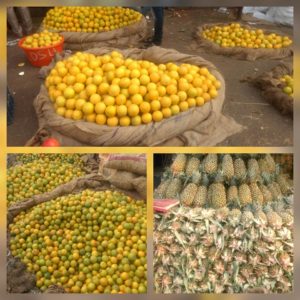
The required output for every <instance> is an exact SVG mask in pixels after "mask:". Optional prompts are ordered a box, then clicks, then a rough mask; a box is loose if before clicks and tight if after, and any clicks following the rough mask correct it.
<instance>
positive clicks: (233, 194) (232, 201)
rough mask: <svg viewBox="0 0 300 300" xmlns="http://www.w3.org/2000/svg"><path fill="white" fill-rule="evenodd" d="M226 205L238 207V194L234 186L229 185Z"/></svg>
mask: <svg viewBox="0 0 300 300" xmlns="http://www.w3.org/2000/svg"><path fill="white" fill-rule="evenodd" d="M227 203H228V204H229V205H233V206H238V204H239V192H238V188H237V187H236V186H235V185H231V186H230V187H229V188H228V189H227Z"/></svg>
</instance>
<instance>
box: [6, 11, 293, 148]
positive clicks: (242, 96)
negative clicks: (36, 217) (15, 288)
mask: <svg viewBox="0 0 300 300" xmlns="http://www.w3.org/2000/svg"><path fill="white" fill-rule="evenodd" d="M232 20H234V19H233V18H230V17H228V16H227V15H224V14H220V13H217V12H216V11H213V10H211V9H198V8H197V9H195V8H193V9H188V10H176V11H174V10H167V11H166V15H165V25H164V39H163V43H162V47H165V48H174V49H177V50H178V51H180V52H183V53H189V54H196V55H199V56H202V57H204V58H205V59H207V60H209V61H211V62H212V63H214V64H215V65H216V66H217V68H218V69H219V70H220V72H221V73H222V74H223V76H224V78H225V81H226V100H225V104H224V109H223V112H224V114H225V115H228V116H231V117H233V118H234V119H235V120H236V121H237V122H238V123H240V124H242V125H244V126H246V127H247V129H246V130H244V131H243V132H241V133H239V134H236V135H234V136H231V137H229V138H228V139H226V140H225V141H224V142H222V143H221V144H219V145H220V146H273V147H276V146H291V145H293V121H292V119H291V118H289V117H285V116H282V115H281V114H280V113H279V112H278V111H277V110H276V109H275V108H274V107H273V106H271V105H269V104H268V103H267V102H266V101H265V100H264V99H263V98H262V97H261V95H260V91H259V90H257V89H256V88H254V87H252V86H250V85H249V84H247V83H241V82H240V81H241V79H243V78H245V77H247V76H254V75H256V74H260V73H262V72H264V71H269V70H270V69H272V68H273V67H274V66H276V65H277V64H278V63H279V61H278V60H277V61H276V60H258V61H255V62H249V61H241V60H236V59H233V58H229V57H224V56H221V55H214V54H211V53H208V52H207V51H206V50H204V49H199V48H197V47H196V44H195V41H194V37H193V34H194V32H195V29H196V27H197V26H199V25H201V24H204V23H208V22H226V21H232ZM35 25H36V26H38V21H36V22H35ZM260 27H262V28H266V29H273V30H279V31H281V32H283V33H285V34H288V35H292V28H288V27H282V26H276V25H263V26H262V25H260ZM14 39H16V37H14V36H12V35H11V34H10V33H9V34H8V41H11V40H14ZM7 55H8V75H7V76H8V86H9V88H10V90H11V92H12V93H13V95H14V99H15V119H14V123H13V124H12V125H10V126H9V127H8V145H9V146H23V145H24V144H25V143H26V141H27V140H28V139H29V138H31V137H32V136H33V135H34V133H35V132H36V130H37V129H38V124H37V119H36V115H35V112H34V109H33V106H32V102H33V99H34V97H35V96H36V95H37V94H38V92H39V88H40V85H41V83H42V80H41V79H39V78H38V71H39V69H38V68H34V67H32V66H31V65H29V64H28V63H27V62H26V58H25V57H24V54H23V53H22V51H21V50H20V49H19V48H18V47H17V46H16V45H13V46H8V47H7ZM284 61H292V58H287V59H284ZM24 62H25V65H24V66H22V67H19V66H18V64H20V63H24ZM19 72H25V74H24V76H20V75H19Z"/></svg>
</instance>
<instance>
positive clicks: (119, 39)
mask: <svg viewBox="0 0 300 300" xmlns="http://www.w3.org/2000/svg"><path fill="white" fill-rule="evenodd" d="M42 30H44V28H43V26H41V28H40V31H42ZM58 32H59V33H60V34H61V35H63V37H64V39H65V42H64V49H69V50H74V51H82V50H88V49H92V48H100V47H116V48H128V47H137V46H138V45H140V43H142V42H143V41H144V40H145V39H147V37H148V35H149V33H148V29H147V21H146V19H145V17H142V19H141V20H140V21H139V22H137V23H135V24H131V25H128V26H126V27H123V28H120V29H116V30H112V31H102V32H92V33H89V32H64V31H58Z"/></svg>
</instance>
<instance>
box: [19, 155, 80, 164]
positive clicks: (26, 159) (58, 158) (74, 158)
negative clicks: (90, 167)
mask: <svg viewBox="0 0 300 300" xmlns="http://www.w3.org/2000/svg"><path fill="white" fill-rule="evenodd" d="M81 156H82V154H78V153H74V154H73V153H72V154H71V153H70V154H69V153H65V154H61V153H51V154H50V153H26V154H25V153H24V154H18V155H17V159H16V160H17V161H18V162H21V163H23V164H27V163H30V162H33V161H35V160H42V161H45V162H50V161H55V162H60V163H70V164H75V165H76V166H77V167H82V166H83V161H82V160H81Z"/></svg>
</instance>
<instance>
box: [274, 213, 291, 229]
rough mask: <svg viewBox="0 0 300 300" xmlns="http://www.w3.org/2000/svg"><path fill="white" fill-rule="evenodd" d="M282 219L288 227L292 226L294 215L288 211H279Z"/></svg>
mask: <svg viewBox="0 0 300 300" xmlns="http://www.w3.org/2000/svg"><path fill="white" fill-rule="evenodd" d="M278 214H279V216H280V217H281V219H282V223H283V224H284V225H286V226H288V227H292V226H293V224H294V217H293V216H292V215H291V214H289V213H288V212H286V211H282V212H278Z"/></svg>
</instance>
